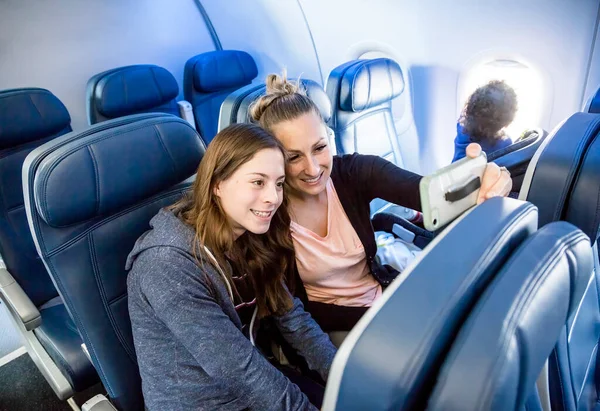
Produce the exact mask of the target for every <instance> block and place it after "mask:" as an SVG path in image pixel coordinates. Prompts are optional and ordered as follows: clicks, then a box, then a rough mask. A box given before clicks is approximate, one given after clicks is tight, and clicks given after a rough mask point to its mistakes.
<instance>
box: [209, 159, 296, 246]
mask: <svg viewBox="0 0 600 411" xmlns="http://www.w3.org/2000/svg"><path fill="white" fill-rule="evenodd" d="M284 179H285V168H284V159H283V154H282V153H281V151H280V150H278V149H275V148H269V149H263V150H261V151H259V152H257V153H256V154H255V155H254V157H252V159H251V160H250V161H248V162H246V163H244V164H243V165H241V166H240V167H239V168H238V169H237V170H236V171H235V172H234V173H233V174H232V175H231V176H230V177H229V178H228V179H226V180H223V181H221V182H220V183H218V184H217V186H216V187H215V195H216V196H217V197H219V200H220V202H221V207H223V210H224V211H225V214H226V215H227V218H228V219H229V222H230V223H231V225H232V227H233V230H234V235H235V238H236V239H237V238H238V237H239V236H240V235H242V234H244V232H246V230H247V231H250V232H251V233H254V234H264V233H266V232H267V230H268V229H269V226H270V224H271V219H272V218H273V215H274V214H275V211H276V210H277V208H278V207H279V206H280V205H281V202H282V201H283V183H284Z"/></svg>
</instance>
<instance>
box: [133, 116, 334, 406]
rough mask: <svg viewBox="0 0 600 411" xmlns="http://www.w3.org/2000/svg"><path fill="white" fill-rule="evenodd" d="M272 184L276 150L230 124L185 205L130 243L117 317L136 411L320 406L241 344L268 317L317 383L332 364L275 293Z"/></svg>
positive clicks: (308, 385)
mask: <svg viewBox="0 0 600 411" xmlns="http://www.w3.org/2000/svg"><path fill="white" fill-rule="evenodd" d="M283 183H284V154H283V148H282V146H281V144H280V143H279V142H278V141H277V140H276V139H275V138H274V137H273V136H271V135H270V134H269V133H268V132H267V131H265V130H264V129H262V128H260V127H258V126H255V125H249V124H239V125H234V126H230V127H228V128H227V129H225V130H223V131H221V132H220V133H219V134H218V135H217V136H216V137H215V138H214V140H213V141H212V142H211V144H210V145H209V146H208V148H207V150H206V154H205V155H204V158H203V159H202V162H201V163H200V166H199V168H198V172H197V175H196V181H195V183H194V186H193V190H192V191H191V192H190V193H189V195H188V196H186V197H184V198H183V199H182V200H181V201H179V202H178V203H176V204H175V205H173V206H172V207H170V208H168V209H163V210H161V211H160V212H159V213H158V214H157V215H156V216H155V217H154V218H153V219H152V221H151V223H150V225H151V227H152V229H151V230H150V231H148V232H146V233H145V234H144V235H143V236H142V237H140V239H139V240H138V241H137V243H136V245H135V247H134V249H133V251H132V252H131V254H130V255H129V258H128V262H127V268H128V269H130V270H131V271H130V273H129V277H128V292H129V313H130V317H131V324H132V329H133V337H134V342H135V348H136V354H137V357H138V364H139V368H140V373H141V376H142V387H143V393H144V399H145V404H146V407H147V409H149V410H161V411H162V410H184V409H203V410H204V409H206V410H225V409H227V410H232V409H236V410H237V409H240V410H241V409H249V410H265V409H276V410H307V409H315V406H320V404H319V401H320V400H322V395H323V387H322V386H321V385H319V384H317V383H314V382H312V380H308V379H306V378H303V377H301V376H299V375H295V374H293V373H291V372H289V371H286V373H287V375H288V376H289V378H288V377H286V375H284V374H283V373H282V372H281V371H280V369H277V368H275V367H274V366H273V365H271V364H270V363H269V362H268V361H267V359H266V358H265V357H263V355H261V352H260V351H259V350H258V349H257V348H255V347H254V346H253V345H254V341H255V332H256V329H257V321H258V320H260V319H261V318H265V317H267V316H271V317H273V319H274V322H275V323H276V325H277V327H278V328H279V330H280V331H281V334H282V335H283V336H284V338H285V339H286V341H287V342H288V343H289V344H290V345H291V346H293V347H294V348H295V349H296V350H297V351H298V352H299V353H300V354H301V355H302V356H303V357H304V358H305V360H306V362H307V363H308V365H309V366H310V368H311V369H313V370H316V371H317V372H318V373H319V374H320V375H321V377H322V378H323V379H326V378H327V374H328V370H329V367H330V365H331V362H332V360H333V357H334V355H335V347H334V346H333V345H332V343H331V341H330V340H329V338H328V337H327V335H326V334H324V333H323V331H321V329H320V328H319V326H318V325H317V324H316V323H315V322H314V320H312V318H311V317H310V315H309V314H308V313H307V312H305V311H304V309H303V306H302V304H301V303H300V301H299V300H298V299H297V298H293V297H292V296H291V295H290V293H289V291H288V289H287V288H286V286H285V285H284V281H285V280H286V278H285V277H286V275H287V273H289V272H290V270H293V266H294V254H293V245H292V241H291V237H290V229H289V226H290V219H289V214H288V211H287V207H286V199H285V196H284V193H283ZM290 379H291V380H290ZM292 381H294V382H296V383H297V384H298V385H300V386H301V387H302V390H303V391H304V393H303V392H302V391H301V389H300V388H299V387H298V385H296V384H294V382H292ZM309 398H310V401H309ZM311 401H312V404H311Z"/></svg>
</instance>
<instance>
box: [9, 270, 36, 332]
mask: <svg viewBox="0 0 600 411" xmlns="http://www.w3.org/2000/svg"><path fill="white" fill-rule="evenodd" d="M0 294H1V295H2V299H3V300H4V301H5V302H6V305H8V306H9V307H10V309H11V311H12V312H14V313H16V314H17V315H18V316H19V318H20V320H21V322H22V323H23V326H24V327H25V329H26V330H27V331H31V330H33V329H34V328H37V327H39V326H40V324H41V323H42V317H41V315H40V312H39V311H38V309H37V307H36V306H35V305H34V304H33V302H32V301H31V300H30V299H29V297H28V296H27V294H25V291H23V289H22V288H21V286H20V285H19V283H17V282H16V281H15V279H14V278H13V276H12V275H11V274H10V273H9V272H8V270H7V269H5V268H0Z"/></svg>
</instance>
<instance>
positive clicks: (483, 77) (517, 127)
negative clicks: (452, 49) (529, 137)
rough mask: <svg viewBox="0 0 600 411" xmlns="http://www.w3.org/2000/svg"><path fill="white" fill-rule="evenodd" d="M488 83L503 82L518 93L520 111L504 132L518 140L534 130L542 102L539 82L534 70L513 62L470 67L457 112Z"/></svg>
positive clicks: (539, 77) (537, 122) (497, 61)
mask: <svg viewBox="0 0 600 411" xmlns="http://www.w3.org/2000/svg"><path fill="white" fill-rule="evenodd" d="M490 80H504V81H505V82H506V83H507V84H508V85H510V86H511V87H512V88H513V89H514V90H515V92H516V93H517V97H518V101H519V110H518V111H517V114H516V116H515V119H514V121H513V122H512V124H511V125H510V126H509V127H508V128H507V130H506V132H507V133H508V135H509V136H511V137H513V138H517V137H518V136H519V135H520V134H521V133H522V132H523V131H524V130H525V129H527V128H532V127H537V126H539V124H540V121H541V114H542V113H541V110H542V102H543V101H544V96H543V87H542V78H541V76H540V75H539V73H538V72H537V70H535V69H534V68H532V67H530V66H527V65H525V64H523V63H521V62H518V61H515V60H493V61H489V62H487V63H483V64H479V65H477V66H475V67H473V68H472V69H471V70H469V72H468V73H467V78H466V79H465V82H464V83H463V84H464V87H463V90H462V93H461V96H460V101H459V112H460V111H462V108H463V106H464V103H465V102H466V101H467V99H468V98H469V95H471V93H472V92H473V91H475V89H476V88H477V87H480V86H482V85H484V84H486V83H487V82H488V81H490Z"/></svg>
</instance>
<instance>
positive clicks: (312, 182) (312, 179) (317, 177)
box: [302, 172, 323, 184]
mask: <svg viewBox="0 0 600 411" xmlns="http://www.w3.org/2000/svg"><path fill="white" fill-rule="evenodd" d="M322 175H323V172H321V173H320V174H319V175H318V176H316V177H315V178H310V179H309V178H303V179H302V181H304V182H305V183H307V184H314V183H316V182H317V181H319V180H320V179H321V176H322Z"/></svg>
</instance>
